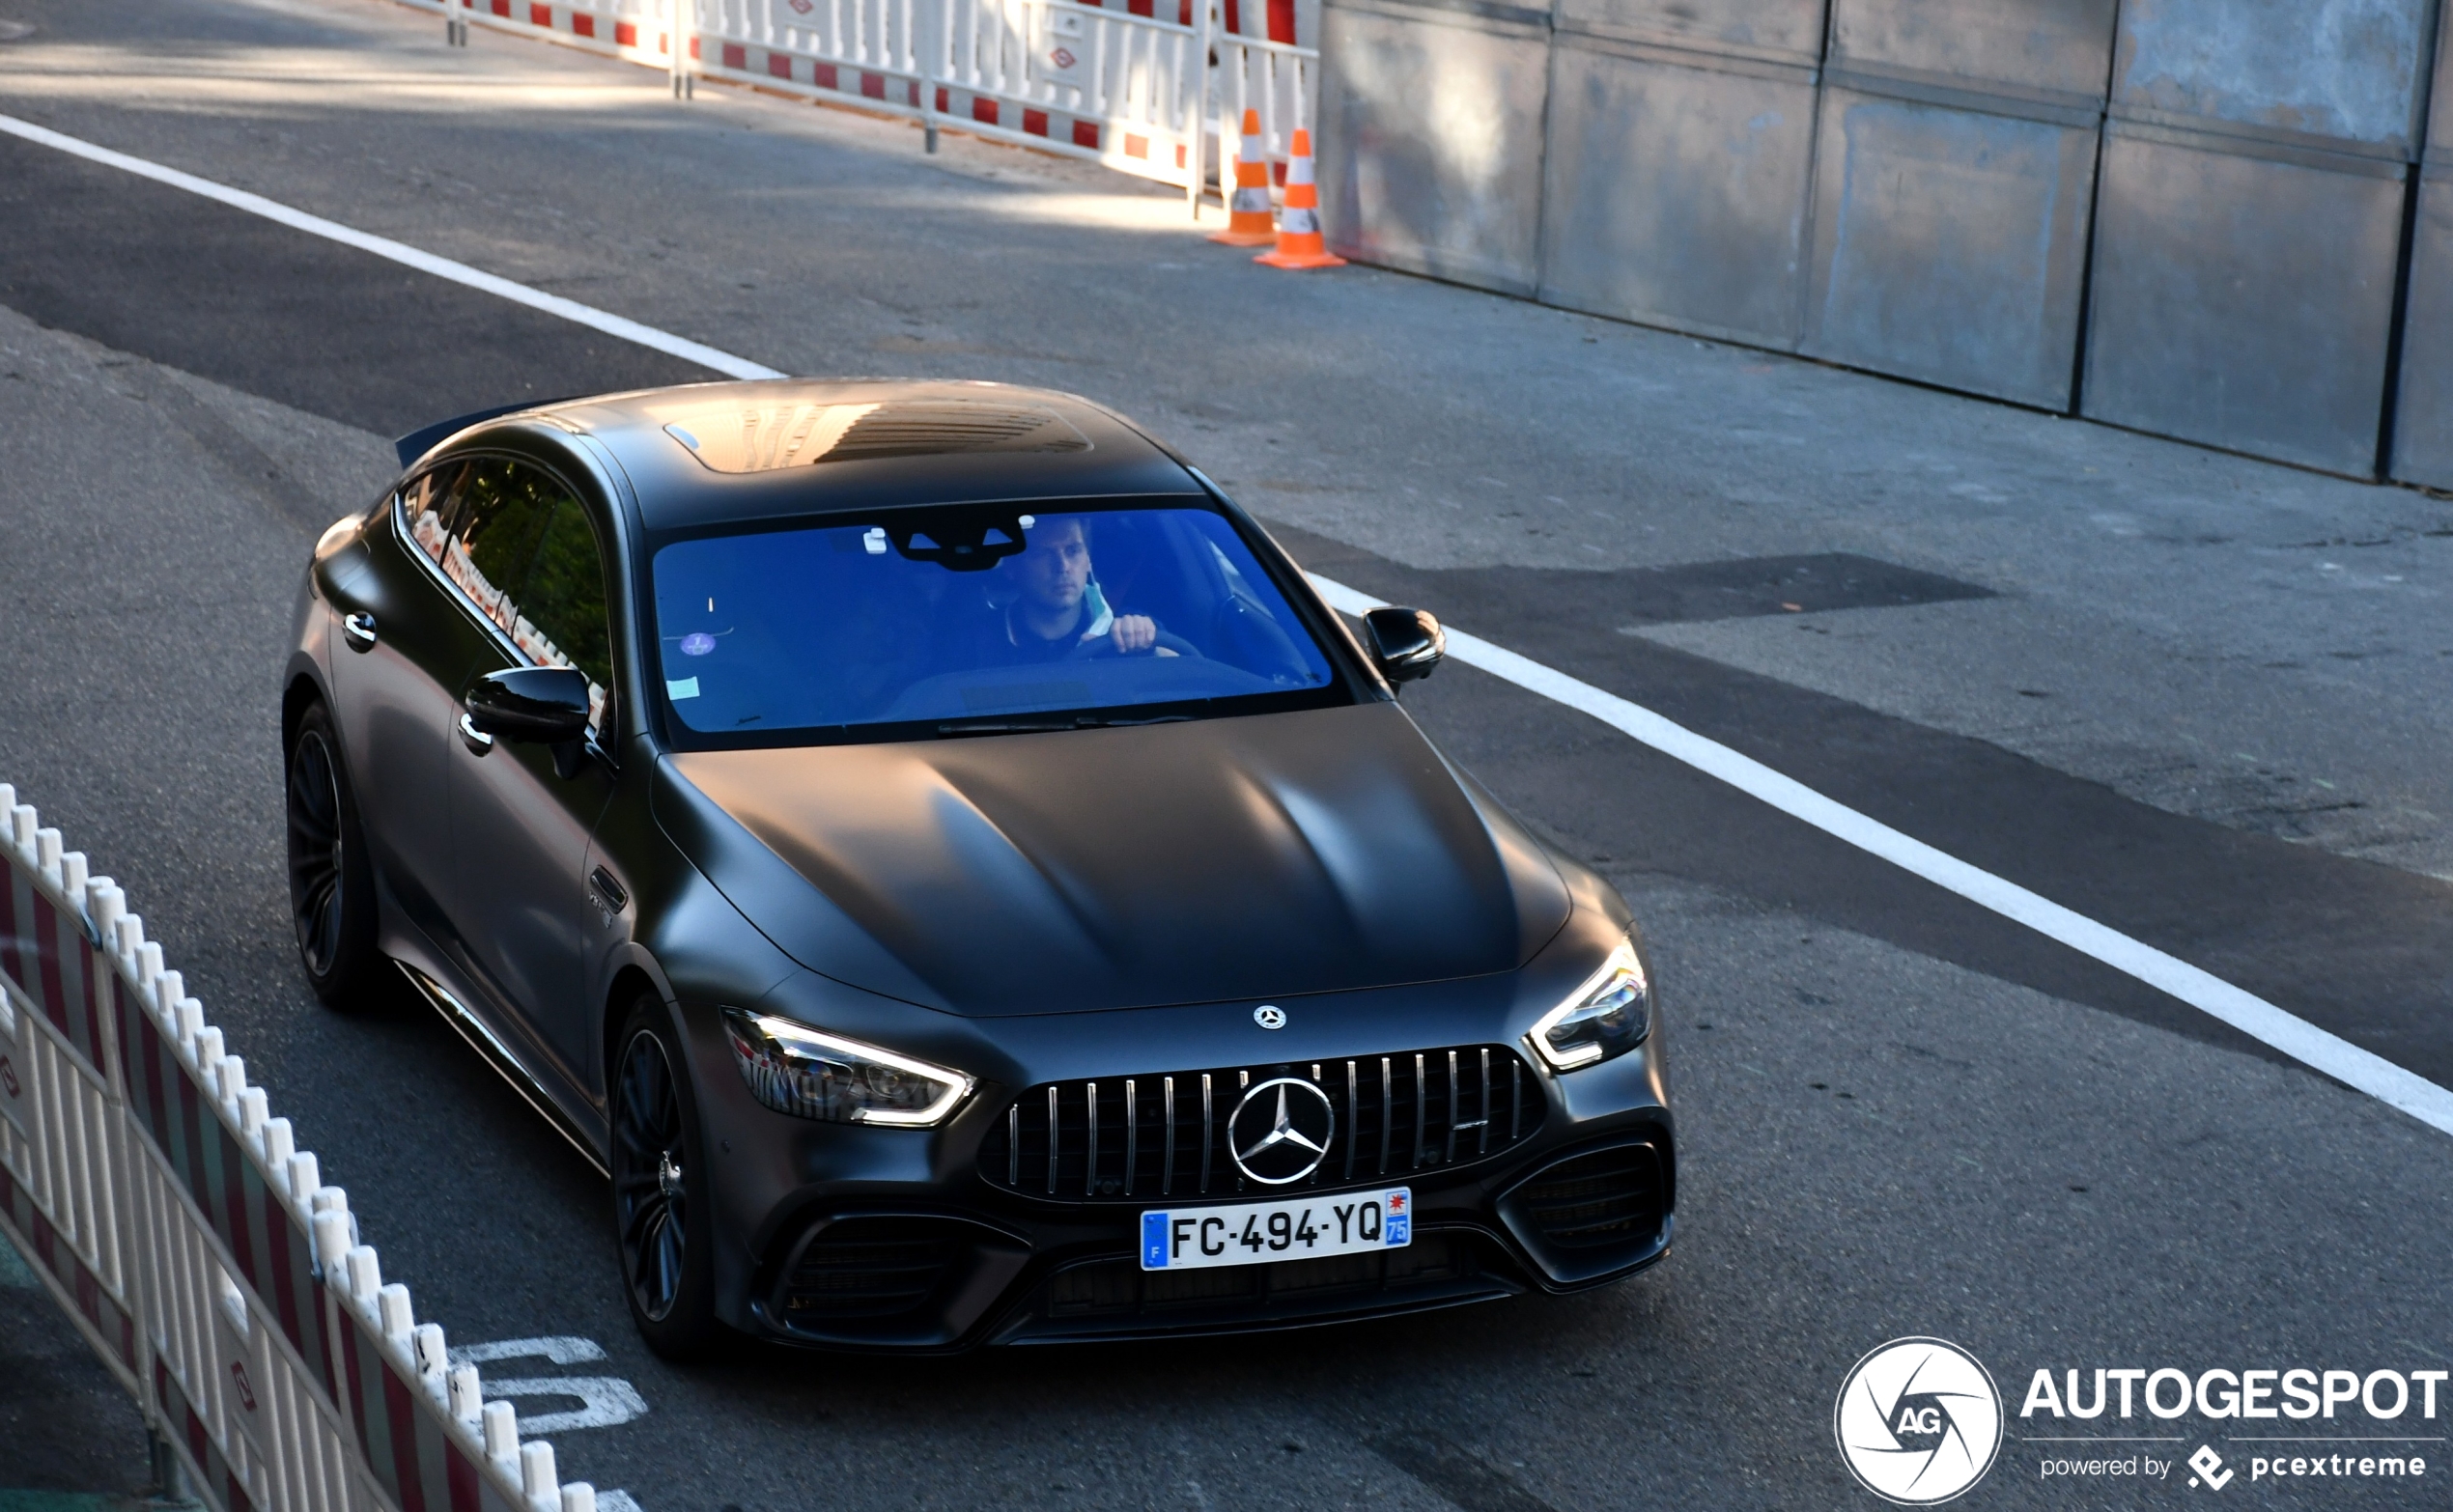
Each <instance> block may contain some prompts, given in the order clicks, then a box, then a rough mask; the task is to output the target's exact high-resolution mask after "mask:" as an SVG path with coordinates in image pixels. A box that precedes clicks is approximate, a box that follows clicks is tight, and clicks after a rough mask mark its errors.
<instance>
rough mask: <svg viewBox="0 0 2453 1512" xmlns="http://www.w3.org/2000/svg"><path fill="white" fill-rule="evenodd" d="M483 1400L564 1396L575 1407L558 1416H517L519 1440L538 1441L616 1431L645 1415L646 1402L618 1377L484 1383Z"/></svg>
mask: <svg viewBox="0 0 2453 1512" xmlns="http://www.w3.org/2000/svg"><path fill="white" fill-rule="evenodd" d="M484 1386H485V1392H486V1400H487V1401H489V1402H498V1401H503V1400H506V1399H508V1398H511V1397H515V1396H567V1397H573V1398H576V1399H577V1400H578V1403H579V1405H578V1407H576V1408H571V1409H568V1410H566V1411H563V1412H559V1413H539V1414H536V1415H534V1416H530V1415H529V1414H526V1413H522V1414H520V1437H521V1438H522V1439H542V1438H545V1437H547V1436H548V1435H550V1434H557V1433H569V1432H570V1431H572V1430H573V1429H575V1428H619V1427H620V1426H622V1425H623V1424H624V1423H627V1422H635V1421H637V1420H638V1419H639V1418H641V1417H644V1416H646V1415H647V1399H646V1398H645V1397H643V1396H641V1395H639V1394H638V1388H637V1387H636V1386H632V1385H631V1384H630V1383H629V1382H627V1381H625V1380H623V1379H622V1378H621V1377H619V1376H538V1377H535V1378H533V1379H525V1380H519V1381H487V1382H485V1383H484Z"/></svg>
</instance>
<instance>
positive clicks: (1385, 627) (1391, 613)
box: [1363, 606, 1448, 683]
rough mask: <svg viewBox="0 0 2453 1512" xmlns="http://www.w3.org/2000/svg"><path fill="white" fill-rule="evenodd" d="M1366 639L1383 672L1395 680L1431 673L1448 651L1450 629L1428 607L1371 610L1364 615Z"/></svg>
mask: <svg viewBox="0 0 2453 1512" xmlns="http://www.w3.org/2000/svg"><path fill="white" fill-rule="evenodd" d="M1363 639H1364V642H1365V644H1366V645H1367V647H1368V648H1369V649H1370V652H1371V659H1372V661H1374V662H1375V663H1377V664H1378V666H1379V668H1380V675H1381V676H1382V677H1384V678H1387V679H1388V680H1389V681H1390V682H1392V683H1411V682H1414V681H1415V680H1417V679H1419V678H1426V677H1429V676H1430V675H1431V673H1432V672H1434V671H1436V670H1437V669H1438V667H1439V663H1440V658H1442V657H1445V656H1447V655H1448V632H1447V631H1446V630H1441V629H1440V628H1439V621H1438V620H1436V619H1434V618H1432V617H1431V612H1430V611H1429V610H1428V609H1400V608H1396V607H1394V606H1392V607H1387V608H1379V609H1371V610H1368V611H1367V612H1366V613H1365V614H1364V616H1363Z"/></svg>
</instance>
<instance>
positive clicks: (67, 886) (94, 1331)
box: [0, 784, 595, 1512]
mask: <svg viewBox="0 0 2453 1512" xmlns="http://www.w3.org/2000/svg"><path fill="white" fill-rule="evenodd" d="M16 798H17V795H16V792H15V790H14V788H12V787H10V786H8V785H6V784H0V1233H5V1234H6V1236H7V1237H8V1238H9V1239H10V1240H11V1241H13V1242H14V1243H15V1244H16V1245H17V1246H19V1247H20V1248H21V1249H23V1250H24V1251H25V1252H26V1253H27V1255H28V1256H29V1257H30V1258H31V1259H33V1260H34V1261H35V1262H36V1265H35V1269H36V1270H37V1271H38V1273H39V1274H41V1275H42V1279H43V1282H44V1285H45V1287H46V1289H47V1290H49V1291H50V1293H51V1295H52V1296H53V1298H54V1300H55V1301H57V1302H60V1304H61V1306H62V1308H63V1309H64V1310H65V1311H66V1312H67V1313H68V1314H69V1315H70V1318H71V1319H72V1320H73V1321H74V1322H75V1324H76V1326H77V1328H78V1329H79V1330H80V1331H81V1332H82V1333H84V1335H85V1336H86V1339H87V1341H88V1342H89V1343H90V1344H91V1345H92V1346H93V1347H94V1349H95V1351H96V1353H97V1354H98V1355H99V1356H100V1357H101V1358H102V1359H103V1361H104V1363H105V1364H106V1365H107V1366H108V1367H109V1368H110V1369H111V1371H112V1373H113V1374H114V1375H115V1376H116V1377H117V1378H118V1379H119V1380H120V1382H121V1384H122V1386H125V1387H126V1388H127V1390H128V1391H129V1392H130V1393H131V1394H132V1395H133V1396H135V1397H136V1399H137V1400H138V1402H139V1403H140V1404H141V1405H142V1407H143V1409H144V1412H145V1414H146V1418H147V1423H148V1426H149V1428H150V1429H152V1430H153V1432H154V1434H155V1443H156V1445H157V1449H158V1450H159V1451H161V1452H164V1453H166V1455H167V1457H168V1459H167V1462H168V1463H171V1464H175V1466H176V1467H177V1469H178V1470H179V1472H180V1474H181V1476H182V1477H183V1479H184V1480H185V1482H186V1483H187V1486H188V1488H189V1489H190V1490H192V1491H193V1492H194V1494H195V1495H197V1496H198V1497H199V1498H201V1499H203V1500H204V1501H205V1502H206V1503H207V1505H208V1506H209V1507H211V1508H212V1509H213V1512H257V1509H259V1508H262V1509H265V1512H398V1509H400V1508H403V1507H407V1506H410V1505H425V1506H429V1507H442V1506H449V1505H454V1504H456V1503H457V1502H458V1501H459V1500H460V1499H461V1498H462V1496H463V1494H464V1492H465V1490H466V1489H467V1488H469V1487H472V1486H473V1487H475V1488H476V1489H477V1492H478V1505H479V1507H480V1508H481V1509H482V1512H496V1509H500V1512H515V1509H518V1512H593V1508H594V1506H595V1493H594V1491H593V1490H592V1489H591V1488H589V1487H587V1486H585V1485H573V1486H562V1485H560V1484H559V1483H558V1480H557V1477H556V1474H555V1470H554V1457H553V1452H552V1450H551V1448H550V1446H548V1445H545V1444H542V1443H535V1444H527V1445H522V1444H521V1443H520V1442H519V1433H518V1423H517V1418H516V1417H515V1416H514V1414H513V1413H512V1409H511V1407H510V1405H509V1404H508V1403H493V1404H490V1405H489V1404H486V1403H485V1402H484V1396H483V1387H482V1383H481V1382H480V1380H479V1377H478V1373H477V1370H476V1368H475V1367H474V1366H470V1365H462V1366H459V1367H457V1368H454V1367H452V1366H451V1365H450V1364H449V1357H448V1354H447V1352H446V1349H445V1342H444V1337H443V1330H442V1329H441V1328H440V1327H439V1326H437V1325H435V1324H423V1325H421V1324H419V1323H418V1322H417V1321H416V1314H415V1309H414V1306H413V1305H412V1303H411V1301H410V1297H409V1288H408V1287H407V1286H405V1285H402V1284H400V1283H399V1282H392V1283H388V1284H387V1283H385V1282H384V1280H383V1278H382V1268H381V1262H380V1260H379V1258H378V1256H377V1254H376V1251H375V1249H374V1247H373V1246H369V1245H367V1244H365V1243H364V1242H363V1241H362V1240H361V1238H360V1236H359V1234H358V1228H357V1220H356V1218H354V1217H353V1216H352V1213H351V1211H350V1206H349V1194H348V1193H347V1192H345V1191H343V1190H341V1189H340V1188H338V1187H327V1186H325V1185H324V1182H323V1179H322V1172H321V1169H320V1166H319V1163H318V1162H317V1160H316V1157H315V1155H314V1153H313V1152H312V1151H308V1150H301V1149H298V1148H297V1147H296V1134H295V1132H294V1130H293V1128H292V1126H291V1124H290V1121H289V1120H288V1119H286V1118H278V1117H274V1116H273V1115H272V1111H271V1103H270V1098H269V1096H268V1092H267V1090H266V1089H265V1088H262V1087H258V1086H254V1085H252V1084H250V1082H249V1080H248V1077H247V1064H246V1061H245V1060H244V1058H242V1057H241V1056H240V1055H238V1054H236V1053H234V1052H232V1051H231V1050H230V1049H229V1047H228V1045H227V1042H226V1041H225V1038H224V1035H223V1032H222V1030H221V1029H220V1028H219V1027H218V1026H217V1025H215V1024H213V1023H211V1022H210V1021H209V1020H208V1019H207V1017H206V1014H205V1008H204V1004H203V1003H201V1002H199V1001H198V1000H197V999H196V998H194V997H193V996H190V995H189V994H188V993H187V988H186V981H185V978H184V977H183V976H182V974H181V973H180V972H178V971H177V970H174V969H170V968H169V967H168V966H166V965H165V963H164V961H163V957H162V950H161V947H160V946H159V945H158V944H156V943H155V942H153V941H151V940H148V939H147V938H145V929H144V920H143V919H142V918H141V917H140V916H139V915H137V914H135V913H133V912H131V911H129V910H128V909H127V898H126V896H125V894H124V893H123V892H122V891H121V890H120V888H119V887H118V885H117V884H116V883H115V882H112V881H111V879H109V878H107V877H90V876H88V875H87V864H86V858H85V856H84V855H83V854H80V853H77V852H73V851H70V850H67V849H66V848H65V846H64V844H63V842H62V839H61V836H60V834H59V832H58V831H57V830H54V829H45V828H43V827H42V826H41V824H40V822H39V816H38V815H37V814H36V813H35V811H34V809H33V808H31V807H30V806H28V805H25V804H21V803H19V802H17V801H16ZM404 1409H405V1411H404ZM437 1474H439V1475H440V1476H441V1477H442V1479H441V1481H440V1482H437V1480H436V1478H435V1477H436V1476H437Z"/></svg>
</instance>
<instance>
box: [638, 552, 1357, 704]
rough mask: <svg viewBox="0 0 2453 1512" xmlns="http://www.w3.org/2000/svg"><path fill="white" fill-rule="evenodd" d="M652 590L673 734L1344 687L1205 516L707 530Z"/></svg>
mask: <svg viewBox="0 0 2453 1512" xmlns="http://www.w3.org/2000/svg"><path fill="white" fill-rule="evenodd" d="M654 588H655V599H656V646H657V655H658V658H659V664H660V669H659V670H658V671H657V672H656V673H655V674H654V675H655V676H657V677H658V678H661V679H662V681H663V688H664V696H665V699H666V703H667V707H668V708H669V709H670V710H671V712H672V714H673V719H674V722H675V724H676V725H677V726H678V731H677V733H681V732H688V733H690V734H695V735H699V736H705V737H746V738H749V739H750V740H752V741H756V739H757V738H758V737H762V736H769V735H774V734H778V733H783V732H798V733H800V734H801V735H802V736H803V738H804V739H824V738H827V737H828V736H829V735H830V733H832V732H849V731H852V730H854V729H862V732H863V733H865V734H867V735H869V736H871V737H873V738H879V737H893V736H899V735H902V734H906V733H911V734H917V733H923V732H924V733H931V734H948V735H954V734H973V733H979V734H988V733H997V732H999V731H1001V730H1011V729H1044V728H1060V727H1066V726H1071V725H1076V724H1098V723H1122V722H1133V721H1139V720H1147V719H1156V718H1170V717H1194V716H1198V715H1202V714H1226V713H1247V712H1253V713H1256V712H1260V711H1262V710H1265V709H1271V708H1279V707H1301V706H1307V705H1310V704H1313V703H1317V702H1320V701H1322V699H1323V698H1325V697H1331V696H1333V694H1332V690H1333V689H1334V687H1335V686H1336V679H1335V677H1334V675H1333V674H1332V672H1331V671H1330V663H1329V658H1327V656H1326V655H1324V654H1323V653H1322V651H1321V648H1320V646H1319V644H1318V643H1317V642H1316V641H1315V640H1314V639H1313V638H1312V635H1311V631H1310V630H1307V629H1306V628H1305V626H1304V623H1303V621H1301V620H1300V619H1298V618H1297V617H1296V616H1295V614H1294V612H1293V611H1292V610H1291V609H1290V608H1289V607H1288V606H1287V603H1286V602H1285V600H1284V598H1283V596H1282V595H1281V594H1280V593H1279V591H1278V588H1277V585H1276V584H1275V583H1274V582H1272V581H1271V579H1270V576H1269V574H1267V573H1266V572H1264V571H1263V570H1262V569H1261V567H1260V565H1259V563H1258V562H1257V561H1255V559H1254V556H1253V553H1252V550H1251V548H1250V547H1249V546H1246V545H1245V544H1244V542H1243V540H1242V538H1241V537H1240V536H1238V535H1237V534H1236V532H1235V528H1234V526H1233V525H1232V524H1230V523H1229V522H1228V521H1227V520H1226V518H1225V517H1223V516H1221V515H1218V514H1216V513H1214V512H1212V511H1210V510H1206V509H1201V508H1198V507H1190V506H1176V507H1168V508H1156V509H1109V510H1085V511H1079V512H1067V513H1048V514H1041V515H1036V516H1032V515H1024V514H1016V513H1012V512H1011V511H1010V509H1008V511H1007V512H1005V513H1002V514H1000V513H998V512H996V511H994V510H988V511H978V510H973V511H948V510H928V511H899V512H894V513H890V514H882V515H880V516H878V517H876V518H874V519H871V520H861V521H859V522H856V523H850V524H842V525H827V526H821V527H816V528H804V529H787V530H772V531H760V532H756V533H752V534H737V535H725V536H712V537H701V538H699V539H696V540H690V541H681V542H676V543H675V544H673V545H671V546H665V547H663V549H662V550H660V551H658V552H657V553H656V555H655V560H654ZM1336 701H1340V702H1341V701H1342V699H1338V700H1336ZM914 725H917V726H921V727H922V729H921V730H889V729H887V728H884V727H887V726H906V727H908V726H914ZM863 727H867V728H863ZM693 743H694V742H693Z"/></svg>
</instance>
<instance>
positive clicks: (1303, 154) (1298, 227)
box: [1253, 129, 1345, 267]
mask: <svg viewBox="0 0 2453 1512" xmlns="http://www.w3.org/2000/svg"><path fill="white" fill-rule="evenodd" d="M1288 158H1289V160H1288V162H1287V163H1286V208H1285V210H1284V211H1283V213H1282V214H1280V215H1279V217H1278V249H1277V250H1276V251H1274V252H1263V253H1262V254H1260V256H1258V257H1256V258H1254V259H1253V261H1254V262H1255V263H1266V264H1268V265H1269V266H1271V267H1343V266H1345V259H1344V258H1341V257H1339V256H1338V255H1336V254H1335V253H1333V252H1331V251H1330V250H1329V245H1328V243H1327V242H1325V241H1323V240H1321V239H1320V191H1319V190H1318V189H1317V188H1315V187H1313V186H1312V182H1311V132H1309V131H1305V130H1301V129H1298V130H1297V131H1296V132H1295V140H1294V148H1293V150H1292V152H1291V153H1289V154H1288Z"/></svg>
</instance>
